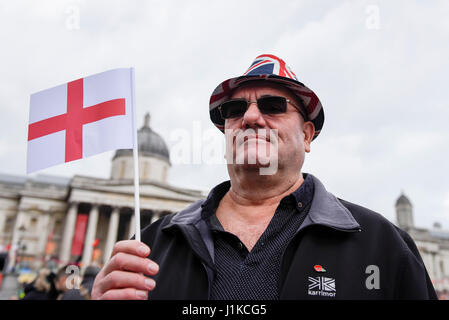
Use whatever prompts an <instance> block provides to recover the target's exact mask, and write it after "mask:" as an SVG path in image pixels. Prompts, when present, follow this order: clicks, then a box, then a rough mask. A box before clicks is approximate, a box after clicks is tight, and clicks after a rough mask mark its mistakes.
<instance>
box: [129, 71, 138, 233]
mask: <svg viewBox="0 0 449 320" xmlns="http://www.w3.org/2000/svg"><path fill="white" fill-rule="evenodd" d="M134 80H135V76H134V68H131V87H132V88H131V91H132V93H131V94H132V97H131V99H132V105H131V107H132V110H133V138H134V147H133V160H134V217H135V219H134V221H135V226H136V236H135V239H136V240H137V241H139V242H140V190H139V152H138V149H139V145H138V142H137V125H136V89H135V81H134Z"/></svg>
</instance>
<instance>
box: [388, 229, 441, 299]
mask: <svg viewBox="0 0 449 320" xmlns="http://www.w3.org/2000/svg"><path fill="white" fill-rule="evenodd" d="M399 232H400V234H401V236H402V238H403V239H404V241H405V243H406V244H407V247H408V248H407V249H408V250H405V252H404V254H403V258H402V263H401V266H400V271H399V277H398V280H397V286H396V290H395V298H396V299H409V300H413V299H420V300H428V299H430V300H438V297H437V294H436V292H435V289H434V288H433V285H432V281H431V280H430V277H429V275H428V273H427V270H426V267H425V265H424V262H423V260H422V258H421V255H420V254H419V251H418V248H417V247H416V245H415V243H414V242H413V239H412V238H411V237H410V236H409V235H408V234H407V233H406V232H405V231H403V230H400V231H399Z"/></svg>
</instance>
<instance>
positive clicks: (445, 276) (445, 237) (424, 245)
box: [396, 194, 449, 292]
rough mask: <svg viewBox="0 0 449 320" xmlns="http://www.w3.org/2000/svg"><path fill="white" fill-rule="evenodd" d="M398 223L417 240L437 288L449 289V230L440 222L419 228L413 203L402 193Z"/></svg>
mask: <svg viewBox="0 0 449 320" xmlns="http://www.w3.org/2000/svg"><path fill="white" fill-rule="evenodd" d="M396 219H397V225H398V226H399V227H400V228H401V229H403V230H405V231H406V232H407V233H408V234H409V235H410V236H411V237H412V238H413V240H414V241H415V244H416V246H417V247H418V250H419V253H420V254H421V257H422V259H423V261H424V264H425V266H426V269H427V272H428V273H429V276H430V278H431V279H432V283H433V285H434V287H435V289H436V290H437V291H439V292H443V291H446V292H447V291H449V231H448V230H443V229H442V228H441V225H440V224H439V223H435V224H434V225H433V228H432V229H424V228H418V227H416V226H415V224H414V220H413V205H412V203H411V201H410V199H409V198H407V197H406V196H405V195H404V194H401V195H400V196H399V198H398V199H397V200H396Z"/></svg>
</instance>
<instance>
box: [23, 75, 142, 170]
mask: <svg viewBox="0 0 449 320" xmlns="http://www.w3.org/2000/svg"><path fill="white" fill-rule="evenodd" d="M133 83H134V81H133V69H132V68H121V69H114V70H109V71H106V72H102V73H98V74H95V75H91V76H88V77H84V78H81V79H78V80H74V81H71V82H68V83H66V84H63V85H59V86H56V87H53V88H50V89H47V90H43V91H40V92H37V93H34V94H32V95H31V97H30V114H29V125H28V148H27V173H31V172H34V171H37V170H41V169H45V168H48V167H51V166H54V165H57V164H61V163H65V162H70V161H74V160H78V159H82V158H86V157H89V156H92V155H95V154H98V153H102V152H105V151H110V150H115V149H132V148H133V145H134V143H133V142H134V139H133V130H134V125H133V120H134V114H133V112H134V110H133V109H134V103H133V101H132V99H133V87H132V86H133Z"/></svg>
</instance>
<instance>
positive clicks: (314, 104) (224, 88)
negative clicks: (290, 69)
mask: <svg viewBox="0 0 449 320" xmlns="http://www.w3.org/2000/svg"><path fill="white" fill-rule="evenodd" d="M251 80H262V81H270V82H275V83H279V84H281V85H283V86H285V87H287V88H288V89H290V90H291V91H292V92H293V93H294V94H295V95H296V96H298V97H299V98H301V99H302V101H303V102H304V107H305V111H306V113H307V117H308V118H309V121H311V122H312V123H313V124H314V126H315V135H314V137H313V139H315V138H316V137H317V136H318V135H319V134H320V132H321V129H322V127H323V123H324V110H323V106H322V105H321V102H320V100H319V99H318V97H317V95H316V94H315V93H314V92H313V91H312V90H310V89H309V88H308V87H307V86H305V85H304V84H303V83H301V82H299V81H296V80H294V79H290V78H286V77H281V76H277V75H272V74H263V75H246V76H240V77H234V78H230V79H228V80H225V81H223V82H222V83H220V84H219V85H218V86H217V87H216V88H215V90H214V92H213V93H212V95H211V98H210V100H209V114H210V119H211V120H212V122H213V123H214V125H215V126H216V127H217V128H218V129H219V130H220V131H222V132H224V123H225V120H224V119H223V118H222V117H221V114H220V111H219V110H218V107H219V106H220V105H221V104H222V103H223V102H225V101H227V100H229V98H230V96H231V94H232V92H233V90H234V89H236V88H238V87H239V86H240V85H242V84H243V83H245V82H248V81H251Z"/></svg>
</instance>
